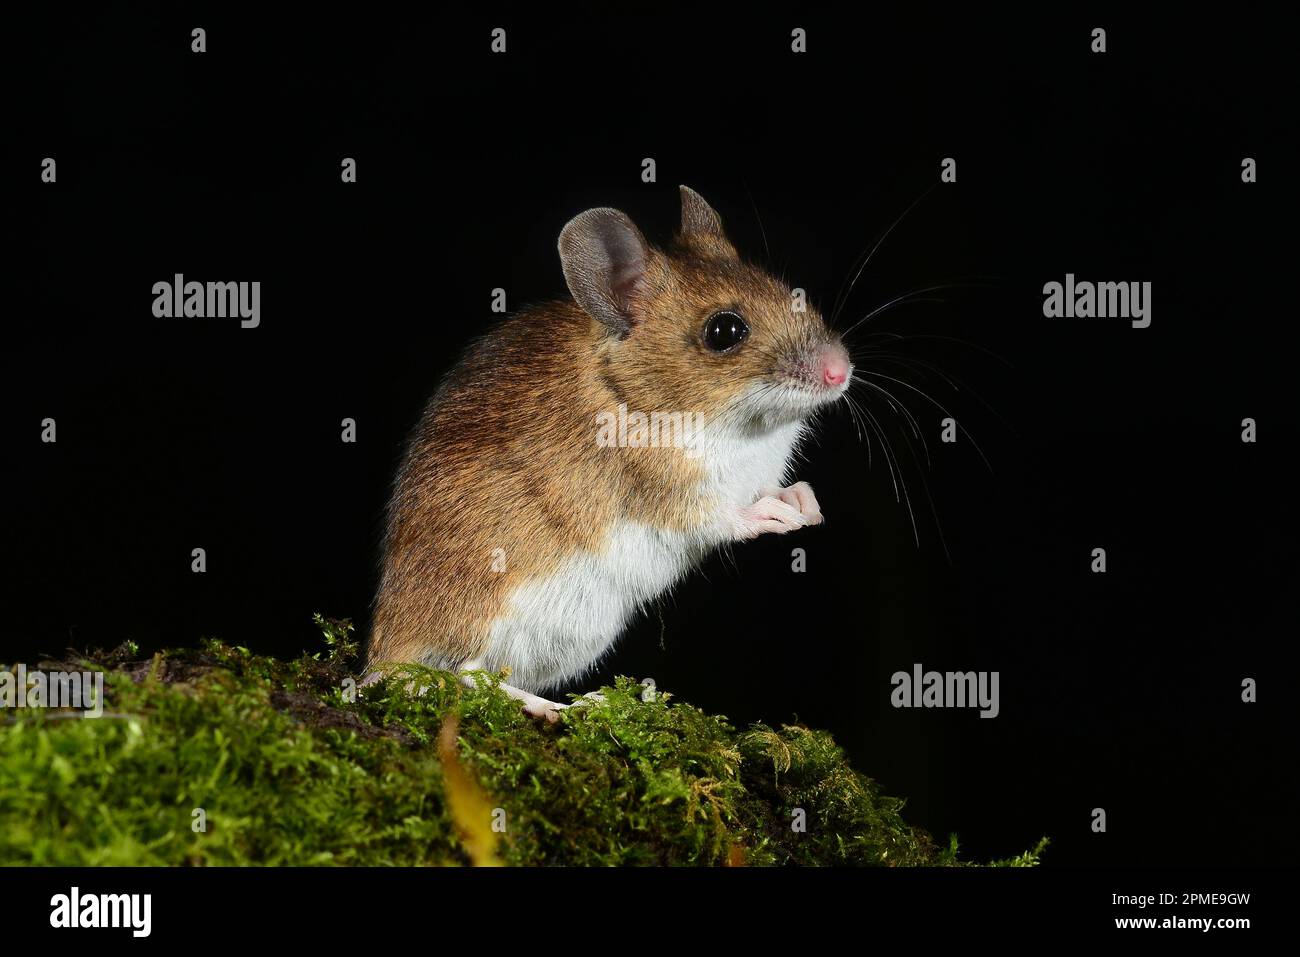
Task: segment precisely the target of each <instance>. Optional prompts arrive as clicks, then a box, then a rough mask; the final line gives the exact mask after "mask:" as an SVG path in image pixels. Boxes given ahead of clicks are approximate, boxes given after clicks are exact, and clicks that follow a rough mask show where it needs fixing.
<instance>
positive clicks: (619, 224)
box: [364, 186, 853, 722]
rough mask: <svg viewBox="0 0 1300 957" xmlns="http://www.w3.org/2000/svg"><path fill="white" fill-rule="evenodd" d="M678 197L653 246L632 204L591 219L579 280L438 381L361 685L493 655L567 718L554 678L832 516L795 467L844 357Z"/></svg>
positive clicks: (570, 236)
mask: <svg viewBox="0 0 1300 957" xmlns="http://www.w3.org/2000/svg"><path fill="white" fill-rule="evenodd" d="M680 196H681V221H680V227H679V228H678V229H677V230H676V231H675V233H674V234H673V235H672V236H671V238H670V240H669V241H667V242H665V243H662V244H660V245H657V246H656V245H652V244H651V243H650V242H649V241H647V239H646V237H645V236H644V235H643V234H642V232H641V230H640V229H639V228H638V227H637V226H636V225H635V224H634V223H633V222H632V220H631V219H630V218H629V217H628V216H627V215H625V214H624V213H622V212H620V211H619V210H617V209H611V208H607V207H602V208H595V209H588V210H586V211H585V212H582V213H579V214H578V215H576V216H574V217H573V218H572V219H571V220H570V221H569V222H568V223H567V225H565V226H564V228H563V229H562V230H561V231H560V234H559V241H558V247H559V258H560V266H561V269H562V271H563V275H564V280H565V285H566V286H567V288H568V292H569V295H568V296H567V297H565V298H563V299H561V300H557V301H552V302H545V303H542V304H539V305H533V306H529V307H527V308H524V309H521V310H519V311H518V312H516V313H514V314H512V315H509V316H508V317H505V318H503V319H501V320H500V321H498V322H497V324H496V325H495V326H494V327H493V328H492V329H491V330H490V331H488V332H486V333H485V334H483V335H482V336H481V337H479V338H478V339H477V340H476V341H475V342H473V343H472V344H471V345H470V347H469V348H468V349H467V351H466V352H465V353H464V355H463V356H462V357H461V358H460V360H459V361H458V362H457V363H456V365H455V366H454V367H453V368H452V369H451V371H450V372H449V373H448V374H447V375H446V377H445V378H444V379H443V381H442V382H441V384H440V385H439V386H438V387H437V389H436V391H435V392H434V394H433V396H432V398H431V399H430V400H429V402H428V404H427V406H426V407H425V409H424V411H423V414H422V415H421V417H420V419H419V422H418V424H417V425H416V426H415V428H414V430H413V431H412V433H411V435H410V437H409V440H408V442H407V445H406V448H405V452H404V454H403V456H402V459H401V462H400V466H399V467H398V470H397V475H396V479H395V481H394V484H393V490H392V495H391V499H390V502H389V507H388V511H387V517H386V524H385V529H384V533H383V540H382V545H381V553H382V554H381V566H380V575H379V585H378V590H377V594H376V598H375V603H374V608H373V624H372V628H371V633H370V637H369V641H368V645H367V655H366V671H367V672H369V674H368V675H367V677H366V678H365V679H364V683H371V682H373V681H375V680H378V677H379V676H380V675H381V674H382V672H381V671H380V670H378V669H380V668H381V667H382V665H384V664H393V663H418V664H423V665H426V666H429V667H434V668H438V669H443V670H448V671H453V672H458V673H461V674H462V675H463V676H464V675H465V673H469V672H483V671H488V672H494V673H497V674H499V675H502V678H501V681H502V684H501V687H502V689H503V690H504V691H505V692H506V693H507V694H509V695H510V696H511V697H512V698H513V699H515V700H517V701H518V702H519V703H520V706H521V708H522V710H523V711H524V713H526V714H528V715H531V716H533V717H536V718H540V719H544V720H546V721H550V722H554V721H556V720H558V718H559V712H560V711H561V710H562V709H564V708H566V707H570V705H566V704H561V703H559V702H556V701H553V700H551V698H550V697H547V696H546V695H547V693H548V692H551V691H552V689H555V688H557V687H560V686H562V685H565V684H567V683H570V682H574V681H577V680H579V679H582V678H584V677H586V676H587V675H588V674H590V673H591V672H592V671H593V670H594V669H595V667H596V666H597V664H598V663H599V662H600V661H601V659H602V658H603V657H604V656H606V655H607V654H608V653H609V651H610V650H611V648H612V647H613V646H614V645H615V643H616V641H617V640H618V638H619V636H620V635H621V634H622V632H623V631H624V630H625V628H626V627H627V625H628V624H629V622H630V621H631V620H632V618H633V616H635V615H636V614H638V613H639V612H641V611H642V610H644V609H645V608H646V607H647V606H648V605H650V604H651V603H653V602H654V601H655V600H656V599H658V598H660V597H661V596H662V595H664V594H665V593H666V592H668V591H669V590H670V589H672V588H673V587H674V586H675V585H677V584H678V583H679V582H680V581H681V580H682V579H683V578H684V577H686V576H687V575H688V574H689V573H690V572H691V571H692V570H693V569H695V568H697V567H698V566H699V565H700V564H701V563H702V562H703V561H704V560H705V559H706V558H707V557H708V556H709V555H710V553H712V552H713V551H715V550H717V549H720V548H727V547H730V546H732V545H734V544H736V543H740V542H744V541H747V540H751V539H754V538H756V537H758V536H760V535H784V534H787V533H794V532H797V531H799V530H801V529H805V528H808V527H810V526H815V525H820V524H821V523H822V522H823V521H824V518H823V515H822V511H821V506H820V504H819V503H818V500H817V497H816V495H814V493H813V490H812V488H811V487H810V486H809V485H808V484H807V483H806V482H801V481H793V480H792V479H793V476H792V475H791V474H790V472H791V465H792V459H793V457H794V454H795V451H796V449H797V448H798V447H799V444H800V442H801V440H802V439H804V438H805V437H806V436H807V435H808V433H809V430H810V427H811V425H810V423H811V421H812V419H813V417H814V416H815V415H816V414H817V413H818V412H819V411H821V410H823V409H825V408H827V407H829V406H831V405H833V404H834V403H836V402H837V401H839V400H840V399H841V397H842V396H844V394H845V392H846V391H847V390H848V388H849V384H850V381H851V380H852V378H853V365H852V362H851V360H850V356H849V353H848V351H847V350H846V348H845V346H844V344H843V342H842V341H841V339H840V337H839V336H838V335H837V334H836V333H835V332H833V331H832V330H831V329H830V328H829V326H828V325H827V323H826V322H825V321H824V319H823V318H822V315H821V313H820V312H819V311H818V310H817V309H816V308H814V306H813V305H812V304H811V303H808V302H807V301H806V299H805V297H804V295H803V292H802V291H798V292H796V291H795V290H792V289H791V288H790V287H789V286H788V285H787V284H786V283H785V282H784V281H783V280H782V279H779V278H777V277H776V276H774V275H773V274H772V273H771V272H769V271H767V270H765V269H764V268H761V267H759V266H757V265H754V264H753V263H751V262H750V261H749V260H747V259H745V258H742V257H741V255H740V254H739V253H738V251H737V249H736V247H735V246H734V245H733V244H732V242H731V241H730V239H728V237H727V234H726V232H725V231H724V229H723V223H722V219H721V217H720V216H719V215H718V213H717V212H716V211H715V210H714V209H713V208H712V207H711V206H710V205H709V204H708V203H707V202H706V201H705V200H704V198H703V197H701V196H700V195H699V194H698V193H697V192H695V191H694V190H692V189H691V188H689V187H687V186H682V187H680ZM471 683H472V681H471ZM575 697H577V696H575ZM595 698H598V696H594V697H593V696H587V697H586V698H582V697H578V698H577V701H575V704H576V703H583V702H584V701H586V700H588V699H592V700H594V699H595Z"/></svg>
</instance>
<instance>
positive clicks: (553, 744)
mask: <svg viewBox="0 0 1300 957" xmlns="http://www.w3.org/2000/svg"><path fill="white" fill-rule="evenodd" d="M318 624H319V625H320V626H321V628H322V631H323V632H324V635H325V639H326V643H327V645H328V651H327V652H325V653H322V654H317V655H305V656H303V657H302V658H300V659H298V660H296V661H291V662H284V661H278V660H275V659H271V658H263V657H259V656H256V655H253V654H251V653H250V652H249V651H248V650H247V649H244V648H238V647H232V646H229V645H225V644H222V643H220V642H215V641H210V642H207V643H206V644H205V645H204V646H203V648H202V649H199V650H188V651H186V650H182V651H174V652H170V653H167V654H163V655H159V656H156V657H155V658H154V659H152V660H151V661H145V662H132V661H129V660H126V659H128V658H130V657H132V655H133V653H134V649H133V648H131V647H127V646H124V647H123V648H121V649H118V651H117V652H116V653H113V654H108V655H104V654H95V655H91V656H89V658H88V659H87V660H86V661H84V662H65V663H63V667H65V668H68V667H93V668H97V669H102V670H104V671H105V677H106V688H107V692H108V693H107V699H108V700H107V705H106V709H107V711H108V714H107V715H106V716H105V717H103V718H101V719H98V720H83V719H81V718H79V717H74V718H71V719H69V720H59V719H58V715H59V713H58V712H50V711H42V710H37V709H22V710H14V711H9V712H7V713H6V712H0V716H3V717H0V722H3V723H0V864H61V865H108V864H117V865H150V864H158V865H177V864H195V865H211V864H217V865H223V864H271V865H274V864H341V865H347V864H357V865H375V864H379V865H384V864H393V865H410V864H466V863H498V862H499V863H505V864H566V865H610V864H632V865H636V864H728V863H730V864H741V863H744V864H751V865H763V864H787V863H797V864H809V865H817V864H882V865H895V866H897V865H957V864H959V863H961V862H959V861H958V858H957V846H956V842H955V839H954V840H950V841H949V842H948V843H947V844H946V845H943V846H939V845H936V844H935V843H934V842H933V841H931V839H930V838H929V836H928V835H926V834H925V833H924V832H922V831H920V830H918V829H915V828H912V827H910V826H909V825H908V824H907V823H906V822H905V821H904V820H903V818H902V817H901V813H900V812H901V810H902V806H903V802H902V801H900V800H898V799H896V798H891V797H887V796H885V795H883V794H881V793H880V792H879V789H878V788H877V787H876V785H875V784H874V783H873V782H872V781H871V780H870V779H868V778H866V777H864V776H863V775H862V774H860V773H858V772H857V771H855V770H854V769H853V768H852V767H850V765H849V764H848V763H847V761H846V760H845V756H844V754H843V752H842V751H841V750H840V749H839V748H838V747H837V746H836V745H835V743H834V742H833V741H832V740H831V738H830V736H829V735H827V734H826V733H824V732H821V731H814V730H810V729H808V728H803V727H797V726H783V727H781V728H769V727H766V726H764V725H754V726H752V727H750V728H748V729H745V730H737V729H736V728H734V727H733V726H732V725H731V724H730V723H729V722H728V721H727V720H726V718H724V717H721V716H716V715H709V714H706V713H704V712H703V711H701V710H700V709H698V708H695V707H693V706H691V705H689V704H686V703H683V702H679V701H675V700H671V696H670V695H668V694H665V693H663V692H658V693H656V694H654V695H653V696H651V695H648V694H645V689H643V688H642V687H641V686H639V685H637V684H635V683H634V682H633V681H632V680H631V679H627V678H620V679H618V680H617V682H616V684H615V686H614V687H612V688H606V689H604V694H605V701H604V703H603V704H600V705H584V706H582V707H577V708H570V709H568V710H567V711H565V712H563V715H562V720H561V721H560V723H558V724H556V725H546V724H542V723H539V722H537V721H534V720H532V719H529V718H526V717H524V716H523V715H522V714H520V712H519V709H518V707H517V705H516V704H515V703H514V702H513V701H511V700H510V699H509V698H507V697H506V696H505V695H504V694H503V693H502V692H501V691H500V690H499V689H498V688H497V687H496V683H497V681H498V680H499V679H498V677H497V676H488V675H484V676H482V678H483V679H484V680H480V681H479V682H478V687H468V686H466V685H465V684H464V683H463V682H461V681H459V680H458V679H457V677H456V676H454V675H451V674H448V673H445V672H438V671H432V670H429V669H425V668H419V667H415V666H406V667H403V668H401V669H398V670H397V671H395V672H394V673H393V674H392V675H391V676H390V677H389V678H388V679H386V680H385V681H383V682H381V683H379V684H378V685H375V686H372V687H371V688H368V689H365V691H364V692H362V693H361V695H360V696H359V697H358V696H356V695H354V694H353V690H352V689H353V688H354V687H355V685H354V683H353V682H351V681H350V680H349V679H350V672H349V670H348V665H349V663H351V662H352V661H353V658H354V656H355V652H356V643H355V641H354V640H353V638H352V634H351V626H350V625H349V624H348V623H347V622H331V621H326V620H323V619H319V618H318ZM643 695H645V698H644V699H643ZM196 809H202V814H203V816H204V818H205V822H206V827H205V829H202V830H196V829H195V827H194V826H193V825H194V822H195V820H196V815H195V812H196ZM797 809H802V811H803V816H804V819H805V821H806V827H805V829H804V830H802V831H797V830H796V829H795V828H794V827H792V822H793V821H794V820H795V817H796V815H797V813H798V812H797ZM1045 843H1046V842H1045V841H1044V842H1041V843H1040V844H1039V845H1038V846H1037V847H1036V848H1034V849H1033V850H1031V851H1027V852H1026V853H1024V854H1021V855H1020V856H1018V857H1014V858H1010V859H1008V860H1005V861H1000V862H995V863H998V864H1003V865H1013V866H1026V865H1033V864H1036V863H1037V862H1038V859H1039V855H1040V854H1041V853H1042V850H1043V848H1044V846H1045Z"/></svg>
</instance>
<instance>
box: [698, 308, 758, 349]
mask: <svg viewBox="0 0 1300 957" xmlns="http://www.w3.org/2000/svg"><path fill="white" fill-rule="evenodd" d="M748 335H749V325H748V324H747V323H746V322H745V320H744V319H743V318H742V317H741V315H740V314H739V313H736V312H730V311H727V310H724V311H723V312H715V313H714V314H713V315H711V316H709V318H708V319H707V320H705V323H704V344H705V345H706V346H708V347H709V348H710V349H712V350H713V351H714V352H728V351H730V350H731V349H734V348H736V346H738V345H740V344H741V343H742V342H744V341H745V337H746V336H748Z"/></svg>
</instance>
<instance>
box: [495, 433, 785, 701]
mask: <svg viewBox="0 0 1300 957" xmlns="http://www.w3.org/2000/svg"><path fill="white" fill-rule="evenodd" d="M801 432H802V426H801V425H800V424H798V423H796V424H793V425H790V426H785V427H782V428H780V429H776V430H773V431H772V432H771V433H769V435H768V436H765V437H764V438H762V439H760V440H754V439H752V438H750V439H743V440H742V439H727V440H725V441H717V442H712V443H710V444H709V446H708V447H707V448H704V449H702V450H701V451H702V454H703V455H704V458H705V464H706V466H707V467H708V471H709V474H710V476H711V480H710V484H711V486H712V487H711V488H710V489H708V490H707V492H708V493H709V494H710V496H711V498H712V499H713V500H714V501H716V502H717V514H716V516H715V519H714V521H713V522H712V523H711V524H709V525H707V526H706V527H704V528H702V529H700V530H698V531H695V532H691V533H686V534H683V533H678V532H666V531H662V530H660V529H655V528H650V527H649V526H646V525H642V524H638V523H636V522H631V521H620V522H617V523H615V524H614V525H613V526H612V527H611V529H610V531H609V533H608V535H607V537H606V539H605V542H604V546H603V548H602V549H601V550H600V551H599V552H581V553H579V554H576V555H574V556H572V557H571V558H569V559H568V560H567V561H566V562H565V563H564V565H563V566H562V567H561V568H559V569H558V570H557V571H555V572H554V573H552V574H551V575H549V576H547V577H546V578H543V579H534V580H533V581H530V582H528V583H526V584H524V585H522V586H520V587H519V588H517V589H516V590H515V591H514V592H513V593H512V594H511V596H510V599H509V602H508V610H507V612H506V613H505V614H504V615H502V616H501V617H500V618H498V619H497V620H496V621H494V622H493V624H492V628H491V630H490V632H489V636H488V648H487V652H486V653H485V654H484V655H483V658H482V662H483V667H485V668H488V669H490V670H493V671H495V670H499V669H501V668H503V667H506V666H509V668H510V669H511V674H510V678H509V679H508V680H509V682H510V684H512V685H514V686H515V687H518V688H523V689H525V690H528V691H534V692H540V691H543V690H546V689H549V688H553V687H555V686H556V685H559V684H562V683H564V682H566V681H570V680H573V679H575V678H579V677H581V676H583V675H585V674H586V673H588V672H589V671H591V669H592V668H594V667H595V665H596V664H597V662H599V660H600V659H601V657H603V656H604V655H605V653H606V652H608V651H609V649H610V648H611V647H612V646H613V644H614V641H615V639H617V638H618V636H619V635H620V634H621V633H622V631H623V629H624V627H625V626H626V625H627V622H628V619H629V618H631V616H632V615H633V614H634V613H635V612H637V611H638V610H640V609H641V608H643V607H644V606H645V605H646V604H647V603H649V602H651V601H653V600H654V599H655V598H657V597H658V596H659V595H661V594H663V593H664V592H665V591H667V590H668V589H669V588H670V587H671V586H672V585H673V584H674V583H675V582H676V581H677V580H678V579H680V578H681V577H682V576H683V575H685V574H686V573H687V572H688V571H690V570H691V569H692V568H693V567H694V566H695V565H696V564H698V563H699V562H700V561H701V560H702V559H703V558H704V556H705V555H706V554H707V553H708V552H709V551H710V550H711V549H712V548H714V547H716V546H717V545H719V544H721V543H722V542H724V541H727V540H729V538H730V534H729V528H730V521H729V513H730V511H731V510H733V509H734V508H736V507H738V506H742V505H748V504H750V503H751V502H753V501H754V499H755V498H756V497H757V495H758V490H759V489H760V488H764V487H769V486H777V485H783V484H784V478H785V471H786V468H787V464H788V462H789V458H790V453H791V450H792V449H793V447H794V444H795V442H796V441H797V440H798V438H799V436H800V434H801Z"/></svg>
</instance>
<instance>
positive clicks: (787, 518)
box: [732, 495, 809, 541]
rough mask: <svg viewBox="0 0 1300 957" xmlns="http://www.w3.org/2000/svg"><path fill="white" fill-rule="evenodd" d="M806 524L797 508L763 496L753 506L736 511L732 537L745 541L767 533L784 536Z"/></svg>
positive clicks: (774, 498)
mask: <svg viewBox="0 0 1300 957" xmlns="http://www.w3.org/2000/svg"><path fill="white" fill-rule="evenodd" d="M807 524H809V522H808V520H807V519H806V518H804V517H803V515H801V514H800V512H799V509H798V508H796V507H795V506H793V505H787V504H786V503H785V502H783V501H781V500H780V499H779V498H776V497H775V496H771V495H764V496H763V497H762V498H760V499H759V500H758V501H757V502H755V503H754V504H753V505H745V506H743V507H741V508H738V509H736V513H735V516H734V518H733V520H732V537H733V538H734V539H735V540H736V541H746V540H748V539H751V538H757V537H758V536H759V535H763V534H766V533H768V532H774V533H776V534H777V535H784V534H785V533H786V532H792V531H794V530H795V529H796V528H803V527H804V526H805V525H807Z"/></svg>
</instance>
